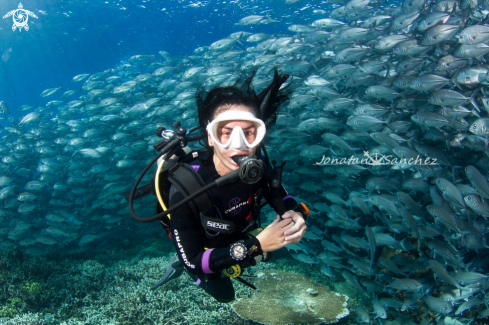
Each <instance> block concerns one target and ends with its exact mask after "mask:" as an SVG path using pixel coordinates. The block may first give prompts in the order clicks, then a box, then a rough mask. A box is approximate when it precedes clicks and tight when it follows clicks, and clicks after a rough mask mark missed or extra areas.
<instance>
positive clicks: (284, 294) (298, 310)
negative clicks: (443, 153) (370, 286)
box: [232, 270, 349, 325]
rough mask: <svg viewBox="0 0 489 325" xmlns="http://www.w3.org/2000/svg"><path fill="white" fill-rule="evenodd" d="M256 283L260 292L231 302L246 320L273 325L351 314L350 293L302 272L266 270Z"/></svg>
mask: <svg viewBox="0 0 489 325" xmlns="http://www.w3.org/2000/svg"><path fill="white" fill-rule="evenodd" d="M253 284H254V285H255V286H256V287H257V288H258V289H259V290H260V292H256V293H255V294H254V295H252V296H251V297H241V298H240V299H238V300H237V301H236V302H235V303H234V304H233V305H232V307H233V309H234V311H235V312H236V313H237V314H238V315H239V316H240V317H241V318H243V319H251V320H253V321H255V322H258V323H261V324H270V325H275V324H321V323H327V324H331V323H336V322H337V321H338V320H339V319H341V318H343V317H345V316H347V315H348V314H349V311H348V309H347V308H346V304H347V301H348V297H347V296H345V295H341V294H339V293H336V292H331V291H328V287H325V286H322V285H319V284H317V283H315V282H314V281H312V280H311V279H310V278H308V277H307V276H305V275H303V274H298V273H292V272H284V271H275V270H263V271H260V272H259V273H257V279H255V280H254V281H253Z"/></svg>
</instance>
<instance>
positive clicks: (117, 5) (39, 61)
mask: <svg viewBox="0 0 489 325" xmlns="http://www.w3.org/2000/svg"><path fill="white" fill-rule="evenodd" d="M18 4H19V1H17V0H6V1H1V2H0V13H1V16H2V17H3V15H5V14H6V13H7V12H9V11H11V10H14V9H17V8H18ZM22 4H23V6H24V9H26V10H30V11H32V12H33V13H35V14H36V15H37V17H38V19H35V18H32V17H29V20H28V24H29V26H30V29H29V31H27V32H26V31H25V30H22V31H21V32H19V30H18V29H17V30H16V31H15V32H13V31H12V29H11V27H12V17H8V18H5V19H2V20H0V56H2V57H3V59H2V60H1V61H0V100H3V101H5V102H6V103H7V105H8V106H9V108H10V109H11V111H12V114H13V115H21V114H18V113H17V112H16V110H17V108H18V107H19V106H21V105H24V104H31V105H34V104H38V105H43V104H45V103H47V102H48V101H49V100H52V99H51V98H40V97H39V94H40V93H41V92H42V91H43V90H45V89H47V88H53V87H59V86H60V85H63V89H62V90H63V91H66V90H68V89H77V87H79V84H72V83H71V79H72V78H73V76H75V75H78V74H82V73H95V72H99V71H103V70H106V69H110V68H111V67H114V66H116V65H118V64H120V63H121V62H124V61H125V60H127V59H128V58H129V57H131V56H133V55H136V54H152V55H158V52H159V51H166V52H168V53H170V54H171V55H180V56H185V55H190V54H192V53H193V51H194V50H195V49H196V48H198V47H200V46H206V45H207V46H208V45H210V44H211V43H212V42H214V41H217V40H219V39H222V38H225V37H226V36H228V35H229V34H230V33H232V32H235V31H240V30H244V29H243V26H235V23H236V22H238V21H239V19H241V18H243V17H245V16H248V15H264V14H266V13H270V14H271V16H272V17H273V18H274V19H279V20H280V19H284V22H285V24H279V25H278V26H277V25H275V26H260V27H256V26H245V27H246V28H245V30H246V31H249V32H254V31H258V32H270V33H271V32H273V33H276V32H278V31H281V30H284V31H285V30H286V25H287V24H290V23H293V22H294V21H296V22H300V23H302V24H305V23H310V22H312V21H313V20H314V19H317V15H314V14H312V12H313V10H315V9H323V10H328V8H330V6H331V5H330V4H328V3H327V2H326V1H317V2H315V3H314V4H305V3H304V2H302V3H301V2H299V3H295V4H291V5H287V6H285V5H284V3H283V2H280V5H278V4H277V2H276V1H254V0H249V1H241V0H240V1H103V0H98V1H23V2H22ZM142 6H144V7H145V8H143V7H142ZM123 8H124V9H123ZM304 8H305V9H304ZM43 12H44V13H45V14H43ZM280 17H284V18H280Z"/></svg>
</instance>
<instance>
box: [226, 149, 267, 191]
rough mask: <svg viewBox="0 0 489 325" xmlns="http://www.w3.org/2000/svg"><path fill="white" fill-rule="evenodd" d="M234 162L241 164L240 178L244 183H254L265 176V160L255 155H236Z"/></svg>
mask: <svg viewBox="0 0 489 325" xmlns="http://www.w3.org/2000/svg"><path fill="white" fill-rule="evenodd" d="M232 159H233V160H234V162H235V163H236V164H238V166H239V178H240V179H241V181H242V182H243V183H246V184H254V183H256V182H259V181H260V179H261V178H262V176H263V172H264V171H263V161H261V160H259V159H256V156H254V155H245V156H234V157H232Z"/></svg>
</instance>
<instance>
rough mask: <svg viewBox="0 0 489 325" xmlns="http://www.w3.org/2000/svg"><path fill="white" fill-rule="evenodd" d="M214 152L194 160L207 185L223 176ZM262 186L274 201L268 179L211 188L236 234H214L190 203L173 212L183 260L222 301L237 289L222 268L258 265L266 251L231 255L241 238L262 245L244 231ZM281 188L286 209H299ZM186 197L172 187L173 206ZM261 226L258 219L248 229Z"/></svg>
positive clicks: (172, 231) (176, 242)
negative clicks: (238, 258)
mask: <svg viewBox="0 0 489 325" xmlns="http://www.w3.org/2000/svg"><path fill="white" fill-rule="evenodd" d="M212 154H213V152H212V151H208V152H205V153H203V154H201V156H200V157H198V158H197V159H196V160H194V161H193V162H191V163H190V165H191V166H192V167H193V168H194V170H196V171H197V173H198V174H199V175H200V176H201V177H202V179H203V180H204V182H205V183H206V184H210V183H212V182H213V181H214V180H215V179H217V178H219V177H220V176H219V174H218V173H217V171H216V168H215V166H214V162H213V159H212ZM260 189H261V190H262V191H261V192H262V193H263V197H264V198H265V200H266V201H267V202H272V201H271V198H270V195H271V194H270V191H269V189H268V184H267V183H266V181H265V180H264V178H262V180H261V181H260V182H258V183H256V184H252V185H248V184H244V183H242V182H240V181H236V182H233V183H231V184H227V185H223V186H220V187H214V188H212V189H211V190H209V192H210V194H211V197H212V200H213V204H214V205H215V207H216V208H217V209H218V210H219V212H220V215H221V217H222V219H224V220H229V221H232V222H233V223H234V225H235V231H234V232H233V233H232V234H223V233H220V234H219V235H217V236H212V235H215V234H216V232H214V231H212V230H206V229H205V228H204V227H203V226H202V225H201V222H200V220H198V219H197V217H196V216H195V214H194V213H193V211H192V209H191V207H190V206H189V204H186V205H184V206H182V207H181V208H179V209H177V210H176V211H174V212H173V213H171V227H170V231H169V236H170V238H171V239H172V240H173V243H174V245H175V248H176V251H177V253H178V257H179V259H180V261H181V262H182V263H183V265H184V267H185V268H186V270H187V271H188V272H189V273H190V274H191V276H193V277H194V279H195V280H196V281H197V284H198V285H199V286H200V287H201V288H203V289H204V290H205V291H207V292H208V293H209V294H210V295H212V296H213V297H214V298H215V299H216V300H218V301H220V302H230V301H232V300H234V288H233V285H232V283H231V279H230V278H229V277H227V276H224V275H223V273H222V272H221V271H222V270H224V269H226V268H228V267H230V266H232V265H236V264H240V265H242V266H243V265H244V266H243V267H246V266H249V265H254V263H253V262H254V258H255V256H257V255H259V254H262V252H261V249H259V250H258V251H257V252H255V253H254V254H251V255H250V256H249V257H247V258H246V259H245V260H243V261H240V262H237V261H236V260H234V259H233V258H231V255H230V245H231V244H233V243H236V242H238V241H239V240H244V243H243V244H244V245H245V246H246V248H247V249H248V250H250V248H251V247H252V246H253V245H255V246H259V242H258V239H256V238H255V237H252V236H250V235H247V234H246V233H242V230H243V229H244V228H245V227H247V226H248V225H249V220H250V218H252V216H253V214H252V213H253V207H254V205H259V204H260V202H256V198H255V195H256V194H257V193H260ZM281 191H282V193H283V195H282V198H283V201H284V204H285V207H286V209H287V210H295V209H297V207H298V206H299V205H298V203H297V202H296V201H295V200H294V199H293V198H292V197H291V196H289V195H287V192H286V191H285V189H284V188H283V187H282V189H281ZM257 196H259V195H257ZM183 198H184V197H183V195H182V194H181V193H180V192H179V191H178V190H176V188H175V187H174V186H172V187H171V190H170V207H171V206H173V205H175V204H176V203H178V202H179V201H181V200H183ZM217 218H219V217H217ZM257 227H258V225H257V224H256V220H255V221H254V222H253V225H252V226H251V227H250V228H248V229H247V230H246V232H249V231H251V230H253V229H256V228H257ZM250 237H251V238H250ZM206 248H207V249H208V250H207V251H206ZM252 259H253V260H252Z"/></svg>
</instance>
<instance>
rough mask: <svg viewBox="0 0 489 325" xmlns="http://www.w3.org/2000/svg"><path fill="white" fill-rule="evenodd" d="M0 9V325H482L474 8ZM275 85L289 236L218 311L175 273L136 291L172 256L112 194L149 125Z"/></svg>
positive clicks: (487, 117)
mask: <svg viewBox="0 0 489 325" xmlns="http://www.w3.org/2000/svg"><path fill="white" fill-rule="evenodd" d="M0 13H1V16H2V18H3V19H1V20H0V56H1V61H0V137H1V141H0V153H1V155H0V156H1V161H0V324H2V325H3V324H5V325H7V324H8V325H13V324H26V325H32V324H35V325H37V324H47V325H51V324H66V325H75V324H77V325H78V324H87V325H95V324H331V323H337V324H362V323H363V324H383V325H384V324H385V325H387V324H392V325H394V324H396V325H399V324H408V325H411V324H413V325H414V324H447V325H455V324H457V325H462V324H463V325H468V324H474V325H476V324H477V325H480V324H488V323H489V319H488V317H489V305H488V304H489V283H488V281H487V280H488V278H489V275H488V270H489V265H488V264H489V246H488V243H487V239H488V234H489V221H488V220H487V218H488V217H489V201H488V200H489V181H488V171H489V147H488V144H489V97H488V95H487V94H486V92H488V90H489V89H488V85H489V65H488V64H487V61H486V60H487V59H488V58H489V56H488V53H489V24H488V21H489V1H487V0H460V1H459V0H432V1H430V0H404V1H380V0H350V1H342V0H340V1H330V0H324V1H319V0H273V1H272V0H264V1H257V0H232V1H228V0H226V1H221V0H213V1H205V0H202V1H198V0H165V1H155V0H137V1H134V0H107V1H105V0H94V1H91V0H90V1H81V0H73V1H62V0H45V1H44V0H27V1H23V2H22V3H20V2H19V1H18V0H15V1H13V0H4V1H2V2H1V3H0ZM275 69H276V70H277V72H278V73H280V74H287V75H288V76H289V77H288V79H287V81H286V83H285V84H284V85H282V87H286V89H288V90H289V91H290V93H291V95H290V98H289V100H288V101H287V102H286V103H285V104H284V105H282V106H281V107H280V110H279V115H278V118H277V121H276V125H275V126H274V127H273V128H271V129H269V130H267V135H266V138H265V140H264V141H265V148H266V151H267V152H268V155H269V156H270V159H271V160H276V161H277V162H281V161H285V162H286V164H285V166H284V170H283V174H282V185H283V186H284V188H285V189H286V190H287V192H288V194H289V195H291V196H293V197H294V198H295V200H296V201H297V202H303V203H304V204H305V206H307V208H308V209H309V210H310V216H309V217H308V218H307V231H306V233H305V235H304V237H303V238H302V240H301V241H300V242H299V243H291V244H288V245H287V246H286V247H285V249H284V248H282V249H280V250H278V251H276V252H274V255H273V258H272V259H271V260H270V261H267V262H261V263H258V264H257V265H256V266H253V267H249V268H247V269H246V270H245V272H244V276H243V278H244V279H246V281H248V282H250V283H251V284H253V285H254V286H255V287H256V288H257V290H253V289H252V288H250V287H249V286H247V285H245V284H243V283H241V282H238V281H236V280H232V281H233V284H234V287H235V290H236V300H235V301H233V302H232V303H220V302H217V301H216V300H215V299H214V298H213V297H212V296H210V295H209V294H207V293H206V292H204V291H203V290H201V289H200V288H198V287H197V286H196V285H195V283H194V281H192V279H191V278H190V277H189V276H188V275H187V274H183V275H182V276H180V277H178V278H176V279H174V280H172V281H170V282H168V283H166V284H165V285H163V286H160V287H157V288H154V285H155V283H157V282H158V280H159V279H161V277H162V276H163V275H165V272H166V270H167V266H168V264H169V263H170V260H171V259H172V257H174V256H175V248H174V246H173V243H172V241H171V240H170V238H168V235H167V234H166V232H165V230H164V228H163V227H162V226H161V224H160V223H159V222H152V223H140V222H137V221H136V220H134V219H133V218H132V217H131V214H130V211H129V208H128V198H129V193H131V189H132V188H133V185H134V183H135V181H136V180H137V179H138V177H139V176H140V175H141V172H142V171H143V169H144V168H145V167H146V166H147V165H148V163H150V162H151V161H152V159H153V158H155V157H156V155H157V154H158V152H157V151H156V150H155V147H154V146H155V145H156V144H158V143H161V142H160V141H162V140H163V139H162V138H161V135H162V134H161V130H162V129H161V128H162V127H163V128H165V129H166V130H171V131H175V130H176V129H178V127H179V126H182V127H184V128H186V129H187V130H190V129H191V128H193V127H195V126H198V114H197V109H196V92H197V90H198V89H201V88H204V89H205V90H208V91H209V90H211V89H212V88H214V87H218V86H231V85H233V84H235V83H236V82H237V81H238V79H239V78H240V77H241V76H243V75H244V76H249V75H252V74H253V73H256V75H255V76H254V78H253V82H252V85H253V87H254V89H255V90H256V91H257V92H261V91H262V90H264V89H265V88H266V87H267V86H268V85H269V84H270V82H271V81H272V79H273V76H274V73H275ZM176 122H179V123H176ZM157 130H159V131H158V132H157ZM188 146H189V147H190V148H192V149H194V150H196V149H200V148H202V145H201V144H200V143H199V142H189V143H188ZM156 147H157V149H158V150H161V147H159V146H156ZM155 173H156V167H155V166H153V167H151V169H150V170H149V171H148V173H146V175H145V176H144V177H143V178H142V180H141V182H140V185H139V186H140V187H142V186H144V185H145V184H148V183H150V182H151V179H152V178H153V176H154V175H155ZM156 204H157V199H156V197H155V196H154V195H146V196H142V197H140V198H137V199H135V200H134V211H135V212H136V214H137V215H138V216H142V217H150V216H153V215H155V213H156V209H155V205H156ZM276 216H277V213H276V212H275V211H273V209H272V208H271V207H270V206H269V205H266V206H264V207H263V208H262V210H261V214H260V220H261V224H262V225H267V224H270V223H271V222H272V221H273V220H274V219H275V218H276Z"/></svg>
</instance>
